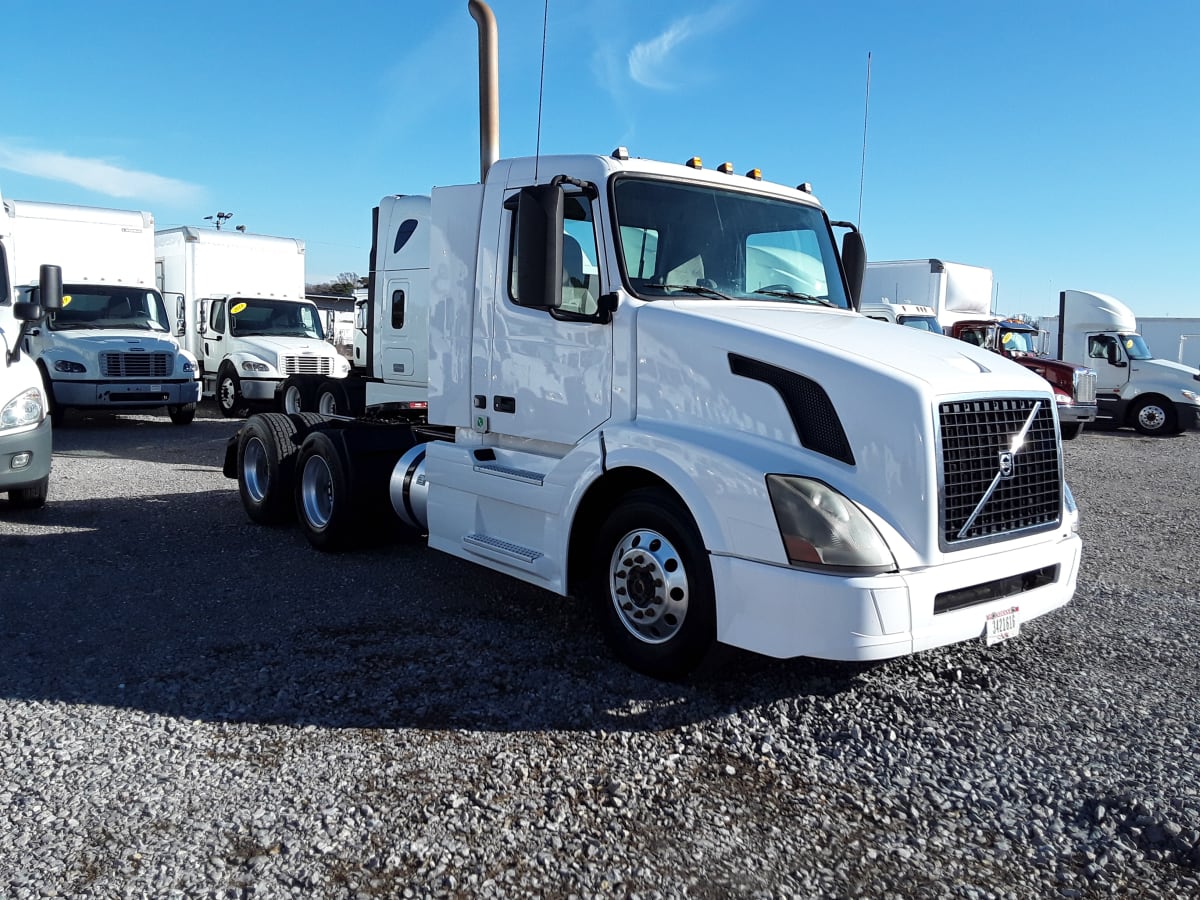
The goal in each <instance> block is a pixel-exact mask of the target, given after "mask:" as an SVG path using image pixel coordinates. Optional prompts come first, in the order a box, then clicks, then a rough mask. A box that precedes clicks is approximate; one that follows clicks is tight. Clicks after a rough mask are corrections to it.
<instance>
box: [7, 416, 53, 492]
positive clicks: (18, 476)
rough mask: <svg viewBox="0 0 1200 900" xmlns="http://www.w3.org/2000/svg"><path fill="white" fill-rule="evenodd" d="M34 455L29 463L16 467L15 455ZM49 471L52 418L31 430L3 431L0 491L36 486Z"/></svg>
mask: <svg viewBox="0 0 1200 900" xmlns="http://www.w3.org/2000/svg"><path fill="white" fill-rule="evenodd" d="M23 453H29V454H31V458H30V460H29V463H28V464H27V465H24V466H22V467H21V468H19V469H14V468H13V458H14V457H17V456H19V455H20V454H23ZM49 474H50V419H49V417H47V418H46V419H44V420H42V424H41V425H39V426H38V427H37V428H34V429H33V430H31V431H22V432H20V433H19V434H3V433H0V491H14V490H19V489H20V488H27V487H33V486H34V485H36V484H37V483H38V482H40V481H41V480H42V479H43V478H45V477H46V476H47V475H49Z"/></svg>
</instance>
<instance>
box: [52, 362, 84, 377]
mask: <svg viewBox="0 0 1200 900" xmlns="http://www.w3.org/2000/svg"><path fill="white" fill-rule="evenodd" d="M54 371H55V372H70V373H72V374H74V375H79V374H82V373H83V372H86V371H87V366H85V365H84V364H83V363H77V362H72V361H71V360H69V359H58V360H55V361H54Z"/></svg>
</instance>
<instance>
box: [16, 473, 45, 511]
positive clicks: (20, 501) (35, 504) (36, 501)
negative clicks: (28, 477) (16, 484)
mask: <svg viewBox="0 0 1200 900" xmlns="http://www.w3.org/2000/svg"><path fill="white" fill-rule="evenodd" d="M49 493H50V476H49V475H47V476H45V477H44V478H42V480H41V481H39V482H38V483H37V484H35V485H33V486H32V487H24V488H13V489H12V490H11V491H9V492H8V505H9V506H11V507H14V508H15V509H40V508H41V507H43V506H45V505H46V495H47V494H49Z"/></svg>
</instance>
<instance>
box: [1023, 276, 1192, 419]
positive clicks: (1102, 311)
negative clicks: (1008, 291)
mask: <svg viewBox="0 0 1200 900" xmlns="http://www.w3.org/2000/svg"><path fill="white" fill-rule="evenodd" d="M1046 324H1047V327H1048V328H1051V329H1055V331H1054V333H1052V334H1051V335H1050V339H1051V341H1052V346H1055V347H1056V348H1057V352H1058V356H1059V358H1060V359H1063V360H1066V361H1068V362H1074V363H1079V364H1082V365H1087V366H1091V367H1092V368H1094V369H1095V370H1096V379H1097V380H1096V401H1097V405H1098V407H1099V409H1098V415H1097V419H1098V421H1101V422H1107V423H1109V424H1112V425H1116V426H1118V427H1120V426H1132V427H1133V428H1136V429H1137V430H1138V431H1140V432H1141V433H1142V434H1147V435H1164V434H1175V433H1177V432H1179V431H1183V430H1185V429H1191V428H1200V371H1198V370H1196V369H1193V368H1191V367H1189V366H1185V365H1182V364H1180V363H1177V362H1171V361H1170V360H1166V359H1159V358H1157V357H1156V356H1155V355H1154V354H1153V353H1152V352H1151V349H1150V347H1149V346H1148V345H1147V344H1146V341H1145V340H1143V338H1142V336H1141V335H1140V334H1139V333H1138V327H1137V319H1136V317H1135V316H1134V314H1133V312H1132V311H1131V310H1130V309H1129V307H1128V306H1126V305H1125V304H1124V303H1122V302H1121V301H1120V300H1117V299H1116V298H1115V297H1110V296H1108V295H1107V294H1100V293H1097V292H1095V291H1074V290H1072V291H1062V292H1060V293H1059V314H1058V317H1057V320H1053V319H1052V320H1047V322H1046Z"/></svg>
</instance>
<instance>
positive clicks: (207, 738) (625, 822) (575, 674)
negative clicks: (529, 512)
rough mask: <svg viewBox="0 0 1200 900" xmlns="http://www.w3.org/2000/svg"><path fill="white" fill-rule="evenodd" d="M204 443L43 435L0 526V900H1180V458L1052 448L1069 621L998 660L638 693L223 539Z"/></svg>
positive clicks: (567, 631)
mask: <svg viewBox="0 0 1200 900" xmlns="http://www.w3.org/2000/svg"><path fill="white" fill-rule="evenodd" d="M235 428H236V423H232V422H226V421H222V420H221V419H219V418H217V417H216V414H215V411H214V410H213V409H212V408H211V407H206V408H203V409H202V411H201V415H200V417H199V418H197V420H196V422H195V423H193V424H192V425H190V426H187V427H185V428H177V427H173V426H171V425H170V424H168V423H167V421H166V419H165V417H159V416H136V417H135V416H127V417H103V416H97V417H92V418H84V417H82V416H78V415H72V416H71V417H69V418H68V420H67V424H66V425H65V426H64V427H63V428H61V429H58V430H56V432H55V447H56V453H55V463H54V472H53V475H52V482H51V501H50V503H49V505H48V506H47V507H46V508H45V509H43V510H40V511H36V512H29V513H18V512H15V511H11V510H8V509H5V508H3V506H2V505H0V744H2V746H3V753H2V755H0V806H2V807H3V808H4V809H5V811H6V812H7V815H5V816H3V817H0V897H3V898H34V897H52V896H72V897H229V898H234V897H402V896H403V897H409V896H416V897H424V896H431V895H432V896H485V897H500V896H507V897H512V896H526V895H540V896H567V895H572V894H573V895H577V896H580V897H591V896H604V897H609V896H629V897H633V896H637V897H646V898H650V897H660V896H664V897H674V896H684V895H686V896H693V897H725V896H731V895H736V896H754V897H780V896H798V897H825V896H828V897H859V896H871V897H902V896H903V897H1016V898H1026V897H1045V896H1064V897H1098V896H1108V895H1124V896H1130V897H1135V896H1136V897H1144V896H1155V897H1194V896H1197V895H1200V794H1198V791H1200V788H1198V784H1200V778H1198V774H1200V724H1198V717H1197V713H1196V698H1197V696H1198V691H1197V687H1198V685H1197V680H1198V678H1197V673H1198V667H1197V660H1198V651H1197V642H1196V640H1195V635H1196V634H1197V633H1198V632H1200V585H1198V582H1197V575H1196V566H1195V562H1194V557H1193V556H1192V554H1193V552H1194V546H1195V538H1196V535H1197V533H1200V512H1198V507H1197V502H1196V500H1197V489H1196V476H1195V472H1196V470H1195V465H1196V460H1197V449H1198V448H1200V434H1188V435H1183V436H1180V437H1178V438H1170V439H1158V440H1152V439H1146V438H1142V437H1139V436H1137V435H1136V434H1133V433H1131V432H1120V433H1114V432H1089V433H1085V434H1084V435H1083V436H1082V437H1081V438H1080V439H1079V440H1077V441H1075V442H1073V443H1069V444H1068V445H1067V461H1068V472H1069V477H1070V481H1071V484H1072V487H1073V488H1074V490H1075V493H1076V496H1077V498H1078V500H1079V504H1080V507H1081V510H1082V512H1083V516H1084V524H1083V530H1084V537H1085V541H1086V546H1085V553H1086V560H1085V564H1084V570H1083V573H1082V576H1081V581H1080V589H1079V593H1078V594H1077V596H1076V598H1075V600H1074V601H1073V602H1072V604H1071V605H1069V606H1068V607H1067V608H1065V609H1064V610H1061V611H1059V612H1058V613H1055V614H1052V615H1050V616H1049V617H1046V618H1043V619H1041V620H1039V621H1037V622H1035V623H1032V624H1030V625H1027V626H1026V627H1025V629H1024V631H1023V633H1022V634H1021V636H1020V637H1019V638H1018V639H1017V640H1015V641H1010V642H1008V643H1005V644H1001V645H998V646H997V647H994V648H991V649H988V648H984V647H983V646H981V645H978V644H972V645H970V646H960V647H956V648H951V649H948V650H943V651H934V652H929V653H925V654H922V655H920V656H917V657H915V658H910V659H902V660H894V661H891V662H888V663H884V664H880V665H875V666H846V665H835V664H829V663H819V662H814V661H808V660H792V661H786V662H778V661H772V660H766V659H762V658H758V657H753V656H750V655H748V654H741V653H736V652H733V651H730V652H729V653H727V654H724V656H723V658H721V659H719V660H718V661H717V662H716V663H715V664H713V665H710V666H709V667H707V668H706V669H704V670H703V671H701V672H700V673H699V675H698V676H697V677H695V678H694V679H692V680H691V681H690V682H688V683H686V684H684V685H672V684H662V683H658V682H655V681H651V680H648V679H645V678H642V677H640V676H638V675H636V674H633V673H631V672H630V671H628V670H627V669H625V668H623V667H622V666H621V665H620V664H618V663H616V662H614V661H613V660H612V659H611V658H610V657H609V656H608V655H607V652H606V651H605V650H604V649H603V646H602V643H601V640H600V637H599V631H598V625H597V623H596V622H595V620H594V619H593V617H592V615H591V614H590V612H589V611H588V610H587V609H585V608H584V607H583V606H582V605H581V604H580V603H578V602H576V601H574V600H565V601H564V600H561V599H558V598H556V597H553V596H551V595H549V594H545V593H542V592H539V591H537V590H535V589H532V588H529V587H527V586H525V585H522V584H519V583H517V582H514V581H510V580H508V579H506V578H504V577H503V576H500V575H496V574H493V573H491V572H488V571H486V570H483V569H479V568H475V567H472V566H469V565H467V564H465V563H461V562H459V561H456V560H454V559H451V558H449V557H444V556H442V555H440V554H437V553H435V552H433V551H429V550H426V549H424V548H422V547H421V546H419V545H416V544H406V545H386V544H385V545H380V546H376V547H371V548H368V549H366V550H365V551H363V552H361V553H357V554H353V555H348V556H341V557H330V556H324V555H321V554H318V553H315V552H313V551H310V550H309V548H308V546H307V544H306V543H305V542H304V539H303V538H302V537H301V536H300V535H299V533H298V532H297V531H295V530H294V529H265V528H260V527H257V526H253V525H251V524H250V523H249V521H248V520H247V519H246V517H245V515H244V513H243V511H242V509H241V506H240V504H239V502H238V499H237V492H236V486H235V485H234V483H233V482H230V481H227V480H226V479H225V478H223V477H222V475H221V473H220V462H221V457H222V452H223V448H224V443H225V439H226V437H227V436H228V435H229V434H231V433H232V432H233V431H234V429H235Z"/></svg>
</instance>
